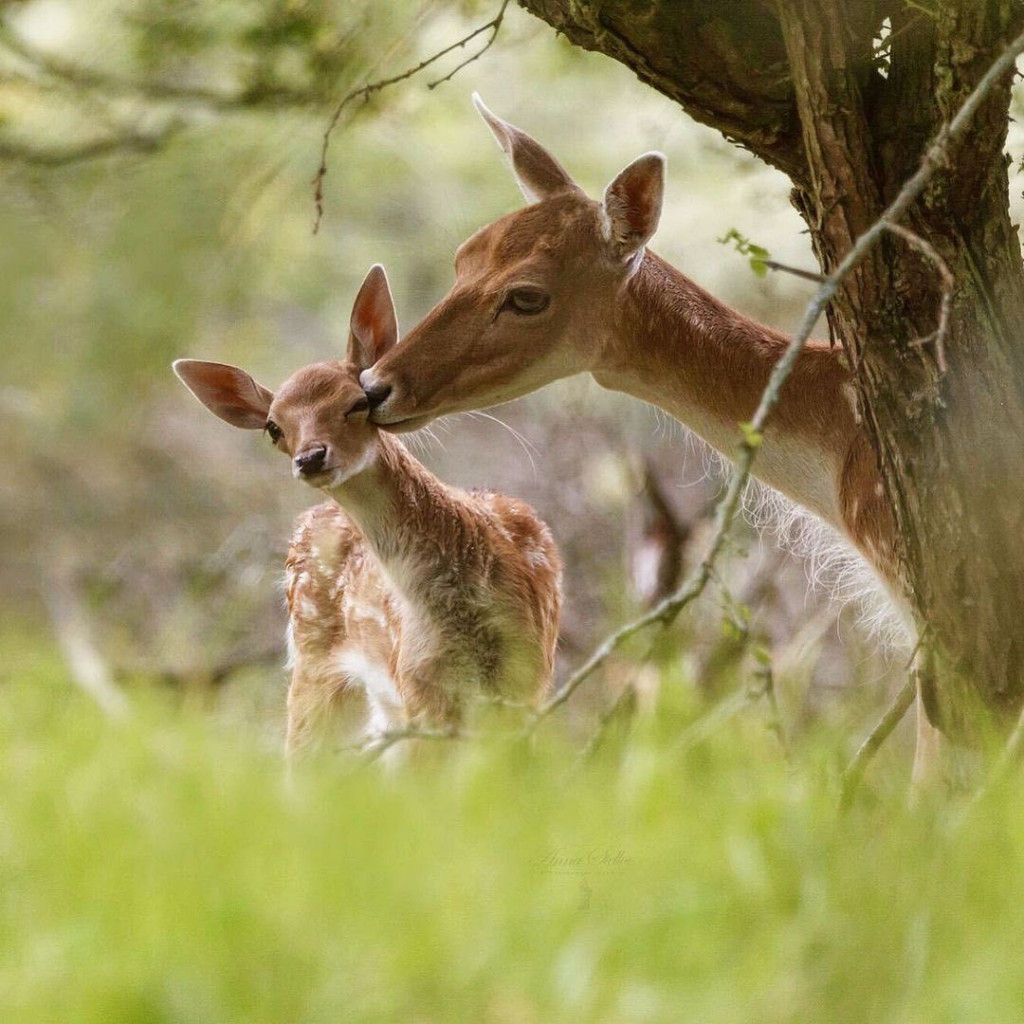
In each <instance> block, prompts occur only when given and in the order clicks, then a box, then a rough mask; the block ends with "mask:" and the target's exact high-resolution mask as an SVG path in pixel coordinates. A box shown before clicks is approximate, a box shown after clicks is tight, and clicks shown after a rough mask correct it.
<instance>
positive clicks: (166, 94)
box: [0, 20, 317, 110]
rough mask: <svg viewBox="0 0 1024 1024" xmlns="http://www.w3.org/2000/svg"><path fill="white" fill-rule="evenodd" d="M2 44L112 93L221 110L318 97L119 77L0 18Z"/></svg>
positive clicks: (51, 71) (72, 81) (68, 79)
mask: <svg viewBox="0 0 1024 1024" xmlns="http://www.w3.org/2000/svg"><path fill="white" fill-rule="evenodd" d="M0 45H2V46H4V47H5V48H6V49H7V50H8V51H9V52H11V53H13V54H15V55H16V56H17V57H20V58H21V59H22V60H23V61H26V62H27V63H28V64H30V65H31V66H32V67H33V68H34V69H35V70H36V71H38V72H41V73H42V74H44V75H47V76H49V77H50V78H52V79H57V80H58V81H60V82H63V83H65V84H67V85H71V86H75V87H76V88H79V89H92V90H95V91H97V92H101V93H106V94H107V95H109V96H129V97H131V96H137V97H142V98H144V99H147V100H155V101H174V102H177V103H198V104H201V105H203V106H206V107H212V108H215V109H218V110H230V109H236V108H245V107H254V106H269V107H306V106H309V104H310V103H312V102H313V101H314V100H315V99H316V98H317V97H316V95H315V94H313V93H311V92H306V91H304V90H296V89H288V88H283V87H281V86H276V87H270V86H266V85H256V86H253V87H251V88H248V89H243V90H241V91H239V92H234V93H228V92H222V91H218V90H215V89H206V88H203V87H202V86H192V85H177V84H175V83H173V82H166V81H163V82H160V81H145V80H141V79H128V78H118V77H116V76H114V75H109V74H106V73H104V72H102V71H97V70H96V69H95V68H91V67H86V66H83V65H81V64H77V63H74V62H72V61H68V60H65V59H63V58H61V57H58V56H56V55H55V54H51V53H47V52H46V51H45V50H41V49H40V48H39V47H37V46H35V45H34V44H33V43H30V42H29V41H28V40H27V39H25V38H24V37H23V36H21V35H20V34H18V33H17V32H15V31H14V29H12V28H11V26H10V25H9V24H6V23H4V22H3V21H2V20H0Z"/></svg>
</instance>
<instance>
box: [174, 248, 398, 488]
mask: <svg viewBox="0 0 1024 1024" xmlns="http://www.w3.org/2000/svg"><path fill="white" fill-rule="evenodd" d="M397 341H398V321H397V318H396V316H395V306H394V301H393V299H392V297H391V289H390V287H389V286H388V279H387V275H386V274H385V273H384V268H383V267H382V266H380V265H379V264H377V265H375V266H374V267H372V268H371V269H370V272H369V273H368V274H367V275H366V279H365V280H364V281H363V284H362V287H361V288H360V289H359V294H358V295H357V296H356V300H355V304H354V305H353V308H352V319H351V323H350V329H349V340H348V351H347V353H346V358H345V359H344V360H330V361H327V362H322V363H313V364H312V365H310V366H305V367H303V368H302V369H301V370H299V371H298V372H297V373H294V374H292V376H291V377H289V378H288V380H286V381H285V382H284V383H283V384H282V385H281V386H280V387H279V388H278V389H277V391H276V392H273V391H270V390H269V389H268V388H265V387H264V386H263V385H262V384H260V383H258V382H257V381H256V380H254V379H253V378H252V377H251V376H250V375H249V374H248V373H246V372H245V370H242V369H240V368H239V367H237V366H229V365H228V364H226V363H211V362H206V361H204V360H201V359H178V360H175V362H174V364H173V367H174V372H175V373H176V374H177V375H178V378H179V379H180V380H181V382H182V383H183V384H184V385H185V387H187V388H188V389H189V391H191V392H192V394H193V395H195V397H196V398H198V399H199V401H200V402H202V403H203V405H205V406H206V408H207V409H209V410H210V412H212V413H213V414H214V415H215V416H218V417H219V418H220V419H222V420H224V422H225V423H230V424H231V425H232V426H234V427H240V428H241V429H243V430H263V431H266V433H267V434H268V435H269V437H270V440H271V442H272V443H273V445H274V447H275V448H277V449H278V450H279V451H283V452H285V453H286V454H287V455H288V456H289V458H290V459H291V462H292V474H293V475H294V476H295V477H296V479H299V480H303V481H305V482H306V483H308V484H310V485H311V486H313V487H319V488H328V489H329V488H332V487H338V486H340V485H341V484H343V483H344V482H345V481H346V480H348V479H350V478H351V477H353V476H356V475H357V474H358V473H361V472H362V471H363V470H365V469H367V468H369V467H370V466H371V465H372V464H373V461H374V458H375V455H376V450H377V428H376V427H375V426H374V425H373V424H372V423H370V421H369V411H370V402H369V400H368V399H367V397H366V394H365V393H364V391H363V389H362V387H361V386H360V384H359V374H360V373H361V372H362V371H363V370H365V369H366V368H367V367H369V366H372V365H373V364H374V363H375V362H376V361H377V360H379V359H380V358H381V357H382V356H383V355H384V354H385V353H386V352H388V351H389V350H390V349H391V348H392V346H393V345H394V344H395V343H396V342H397Z"/></svg>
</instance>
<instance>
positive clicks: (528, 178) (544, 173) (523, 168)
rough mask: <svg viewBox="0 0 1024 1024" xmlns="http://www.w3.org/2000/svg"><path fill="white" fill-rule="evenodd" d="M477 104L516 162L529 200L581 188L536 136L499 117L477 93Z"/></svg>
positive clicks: (515, 171) (515, 170)
mask: <svg viewBox="0 0 1024 1024" xmlns="http://www.w3.org/2000/svg"><path fill="white" fill-rule="evenodd" d="M473 106H475V107H476V109H477V112H478V113H479V114H480V116H481V117H482V118H483V119H484V120H485V121H486V122H487V127H488V128H490V129H491V132H492V133H493V134H494V137H495V138H496V139H497V140H498V145H499V146H501V148H502V149H503V150H504V151H505V156H507V157H508V159H509V163H510V164H511V165H512V173H513V174H514V175H515V178H516V181H517V182H518V183H519V188H520V190H521V191H522V193H523V195H524V196H525V197H526V201H527V202H528V203H538V202H540V201H541V200H542V199H547V198H549V197H550V196H553V195H557V194H558V193H559V192H566V191H570V190H574V191H577V192H578V191H579V190H580V189H579V185H577V184H576V182H574V181H573V180H572V178H571V177H570V176H569V172H568V171H567V170H566V169H565V168H564V167H563V166H562V165H561V164H560V163H559V162H558V161H557V160H556V159H555V158H554V157H553V156H552V155H551V154H550V153H549V152H548V151H547V150H546V149H545V148H544V147H543V146H542V145H541V144H540V143H539V142H537V140H536V139H532V138H530V136H529V135H527V134H526V132H521V131H520V130H519V129H518V128H516V127H514V126H513V125H510V124H509V123H508V122H507V121H502V119H501V118H500V117H495V115H494V114H492V113H491V112H490V111H489V110H488V109H487V107H485V106H484V101H483V100H482V99H480V95H479V93H473Z"/></svg>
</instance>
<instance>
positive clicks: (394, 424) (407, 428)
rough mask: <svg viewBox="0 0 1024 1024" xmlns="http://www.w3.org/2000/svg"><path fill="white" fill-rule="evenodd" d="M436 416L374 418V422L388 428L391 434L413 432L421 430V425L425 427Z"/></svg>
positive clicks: (381, 427) (384, 428)
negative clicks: (401, 418)
mask: <svg viewBox="0 0 1024 1024" xmlns="http://www.w3.org/2000/svg"><path fill="white" fill-rule="evenodd" d="M432 419H435V417H434V416H409V417H407V418H406V419H404V420H391V421H388V420H384V421H383V422H382V421H380V420H374V421H373V422H374V423H375V424H376V425H377V426H378V427H380V429H381V430H386V431H387V432H388V433H389V434H411V433H412V432H413V431H414V430H419V429H420V428H421V427H425V426H426V425H427V424H428V423H429V422H430V421H431V420H432Z"/></svg>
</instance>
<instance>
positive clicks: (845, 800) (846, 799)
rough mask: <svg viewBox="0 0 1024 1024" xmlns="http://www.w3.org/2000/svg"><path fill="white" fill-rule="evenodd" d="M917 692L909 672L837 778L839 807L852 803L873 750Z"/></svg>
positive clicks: (876, 749) (900, 719)
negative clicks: (838, 782) (882, 713)
mask: <svg viewBox="0 0 1024 1024" xmlns="http://www.w3.org/2000/svg"><path fill="white" fill-rule="evenodd" d="M916 693H917V677H916V675H910V676H908V677H907V679H906V680H905V681H904V683H903V685H902V686H901V687H900V689H899V692H898V693H897V694H896V696H895V697H893V699H892V702H891V703H890V704H889V707H888V708H886V710H885V714H884V715H882V717H881V718H880V719H879V720H878V724H877V725H876V726H875V727H874V728H873V729H872V730H871V732H869V733H868V736H867V739H865V740H864V742H863V743H862V744H861V745H860V746H859V747H858V748H857V753H856V754H854V755H853V758H852V759H851V760H850V763H849V764H848V765H847V766H846V768H844V769H843V774H842V778H841V780H840V793H839V810H840V811H842V812H844V813H845V812H846V811H848V810H849V809H850V807H851V806H852V804H853V798H854V797H855V796H856V795H857V790H858V788H859V787H860V781H861V779H862V778H863V777H864V772H865V771H867V767H868V765H869V764H870V763H871V761H872V759H873V758H874V756H875V754H877V753H878V751H879V749H880V748H881V746H882V744H883V743H885V741H886V740H887V739H888V738H889V736H890V735H891V734H892V731H893V729H895V728H896V726H897V725H899V724H900V722H901V721H902V720H903V716H904V715H905V714H906V713H907V712H908V711H909V710H910V706H911V705H912V704H913V703H914V696H915V694H916Z"/></svg>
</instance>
